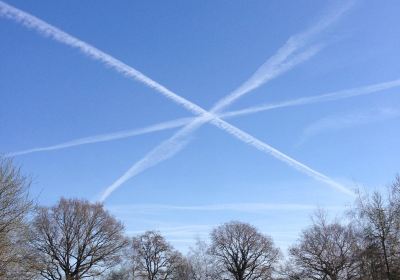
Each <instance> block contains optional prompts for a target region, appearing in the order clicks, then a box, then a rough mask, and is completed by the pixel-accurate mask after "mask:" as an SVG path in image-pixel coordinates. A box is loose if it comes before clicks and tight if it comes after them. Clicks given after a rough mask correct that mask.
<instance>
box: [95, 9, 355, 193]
mask: <svg viewBox="0 0 400 280" xmlns="http://www.w3.org/2000/svg"><path fill="white" fill-rule="evenodd" d="M348 8H349V6H347V7H342V8H341V9H339V10H336V11H335V12H334V13H332V14H331V15H329V16H328V17H326V18H324V19H323V20H322V21H320V22H319V23H318V24H317V25H315V26H314V27H313V28H311V29H309V30H307V31H306V32H302V33H300V34H298V35H295V36H292V37H291V38H289V40H288V41H287V42H286V43H285V44H284V45H283V47H281V48H280V49H279V50H278V52H277V53H276V54H275V55H273V56H272V57H271V58H270V59H268V60H267V61H266V63H264V64H263V65H262V66H261V67H260V68H259V69H258V70H257V71H256V72H255V73H254V74H253V75H252V76H251V77H250V78H249V79H248V80H247V81H246V82H244V83H243V84H242V85H241V86H239V88H237V89H236V90H234V91H233V92H231V93H230V94H228V96H226V97H225V98H223V99H222V100H220V101H219V102H217V103H216V104H215V105H214V106H213V107H212V109H211V110H210V111H209V113H208V114H203V115H201V116H200V117H198V118H196V119H195V120H194V121H192V122H190V123H189V124H188V125H186V126H185V127H183V128H182V129H180V130H179V131H178V132H177V133H175V134H174V135H173V136H172V137H171V138H169V139H168V140H166V141H164V142H162V143H161V144H160V145H159V146H157V147H156V148H154V149H153V150H152V151H150V152H149V153H148V154H147V155H145V157H144V158H142V159H141V160H139V161H138V162H136V163H135V164H134V165H133V166H132V167H131V168H129V169H128V171H127V172H125V173H124V174H123V175H122V176H121V177H120V178H118V179H117V180H116V181H115V182H114V183H112V184H111V185H110V186H109V187H107V188H106V189H105V190H104V192H103V193H102V194H101V197H100V201H104V200H105V199H106V198H107V197H108V196H109V195H110V194H111V193H112V192H114V191H115V190H116V189H117V188H118V187H119V186H121V185H122V184H123V183H125V182H126V181H127V180H129V179H130V178H132V177H134V176H136V175H137V174H139V173H141V172H143V171H145V170H146V169H148V168H150V167H152V166H155V165H157V164H158V163H160V162H162V161H164V160H166V159H168V158H171V157H172V156H174V155H175V154H176V153H177V152H179V151H180V150H181V149H182V148H183V147H184V146H185V145H186V144H187V143H188V136H189V135H190V134H191V133H192V132H193V131H195V130H196V129H198V128H199V127H201V126H202V125H203V124H205V123H206V122H211V123H214V122H218V123H219V124H220V125H222V129H224V130H226V131H227V132H229V133H230V134H232V135H234V136H235V137H236V138H238V139H239V140H242V141H243V142H245V143H247V144H249V145H252V146H254V147H255V148H257V149H259V150H260V151H263V152H266V153H268V154H270V155H272V156H274V157H275V158H277V159H279V160H281V161H284V162H286V163H287V164H289V165H291V166H293V167H295V168H297V169H298V170H300V171H302V172H304V173H306V174H308V175H309V176H312V177H314V178H315V179H318V180H322V181H324V182H325V183H328V184H329V185H330V186H332V187H334V188H336V189H338V190H340V191H342V192H345V193H347V194H353V193H352V192H351V191H350V190H348V189H347V188H346V187H344V186H342V185H340V184H338V183H336V182H335V181H334V180H332V179H330V178H329V177H327V176H325V175H323V174H321V173H319V172H317V171H315V170H313V169H311V168H310V167H308V166H306V165H304V164H302V163H300V162H298V161H296V160H294V159H293V158H291V157H289V156H288V155H285V154H284V153H282V152H280V151H278V150H277V149H275V148H273V147H271V146H269V145H268V144H266V143H263V142H262V141H260V140H258V139H257V138H255V137H253V136H251V135H249V134H248V133H246V132H244V131H241V130H240V129H238V128H236V127H234V126H232V125H230V124H229V123H226V122H224V121H222V120H221V119H219V118H218V117H217V116H216V114H219V113H220V112H221V111H222V110H224V109H225V108H226V107H227V106H229V105H230V104H231V103H233V102H234V101H236V100H237V99H238V98H240V97H241V96H243V95H244V94H246V93H249V92H251V91H252V90H254V89H256V88H257V87H259V86H261V85H262V84H264V83H266V82H268V81H270V80H272V79H273V78H276V77H277V76H279V75H280V74H282V73H284V72H285V71H287V70H289V69H291V68H292V67H293V66H295V65H296V64H298V63H300V62H302V61H304V60H306V59H307V58H309V57H311V56H312V55H313V54H315V53H316V52H317V51H318V49H319V47H318V46H317V47H313V48H311V49H309V50H307V51H305V52H303V53H301V54H299V55H296V56H295V57H294V58H292V59H290V57H291V56H292V55H293V53H295V52H296V51H297V50H298V49H300V48H302V47H303V46H304V45H305V44H306V42H307V40H309V37H311V36H312V35H314V34H315V33H316V32H319V31H321V30H322V29H323V28H325V27H327V26H328V25H329V24H330V23H332V22H333V21H334V20H336V19H337V18H338V17H339V16H341V15H342V14H343V13H344V12H345V11H346V10H347V9H348ZM220 128H221V126H220Z"/></svg>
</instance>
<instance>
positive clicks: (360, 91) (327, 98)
mask: <svg viewBox="0 0 400 280" xmlns="http://www.w3.org/2000/svg"><path fill="white" fill-rule="evenodd" d="M399 86H400V79H396V80H392V81H388V82H383V83H377V84H372V85H367V86H362V87H357V88H351V89H345V90H340V91H335V92H330V93H325V94H321V95H316V96H307V97H300V98H297V99H292V100H286V101H282V102H277V103H267V104H263V105H259V106H253V107H249V108H246V109H241V110H236V111H231V112H226V113H222V114H219V115H218V116H219V117H220V118H222V119H228V118H233V117H238V116H243V115H249V114H254V113H258V112H262V111H269V110H274V109H279V108H286V107H293V106H302V105H309V104H314V103H323V102H331V101H336V100H340V99H346V98H351V97H357V96H362V95H368V94H373V93H378V92H382V91H385V90H389V89H392V88H396V87H399ZM194 119H195V118H193V117H192V118H190V117H189V118H179V119H175V120H171V121H166V122H161V123H158V124H154V125H150V126H148V127H144V128H138V129H131V130H122V131H117V132H113V133H108V134H100V135H94V136H88V137H84V138H79V139H75V140H71V141H68V142H64V143H60V144H56V145H51V146H45V147H36V148H32V149H27V150H21V151H16V152H11V153H8V154H5V155H4V156H5V157H14V156H20V155H26V154H31V153H36V152H45V151H54V150H61V149H66V148H71V147H75V146H81V145H87V144H94V143H99V142H106V141H113V140H118V139H123V138H128V137H133V136H139V135H143V134H147V133H152V132H157V131H162V130H166V129H172V128H178V127H182V126H184V125H186V124H188V123H190V122H192V121H193V120H194Z"/></svg>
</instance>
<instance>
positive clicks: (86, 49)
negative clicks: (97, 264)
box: [0, 1, 353, 200]
mask: <svg viewBox="0 0 400 280" xmlns="http://www.w3.org/2000/svg"><path fill="white" fill-rule="evenodd" d="M346 10H347V8H346ZM344 11H345V9H343V10H340V12H338V13H336V14H334V15H333V16H331V17H328V18H327V20H325V21H322V24H320V25H318V26H317V27H314V28H313V29H311V31H308V32H306V33H304V34H306V35H307V34H313V33H314V32H316V31H319V30H321V29H322V28H324V27H325V26H328V25H329V24H330V23H331V22H333V21H334V20H335V19H336V18H337V17H339V16H340V15H341V14H342V13H343V12H344ZM0 15H1V16H3V17H6V18H9V19H12V20H14V21H16V22H19V23H21V24H23V25H24V26H26V27H28V28H30V29H33V30H36V31H38V32H39V33H40V34H42V35H44V36H48V37H50V38H52V39H54V40H56V41H58V42H61V43H63V44H66V45H69V46H71V47H73V48H76V49H78V50H80V51H81V52H82V53H83V54H85V55H87V56H89V57H92V58H93V59H95V60H97V61H100V62H102V63H103V64H105V65H106V66H109V67H110V68H112V69H114V70H116V71H117V72H119V73H121V74H123V75H124V76H127V77H130V78H133V79H135V80H137V81H140V82H142V83H143V84H145V85H147V86H148V87H151V88H153V89H155V90H156V91H157V92H159V93H161V94H162V95H163V96H165V97H167V98H169V99H171V100H172V101H174V102H175V103H177V104H179V105H181V106H182V107H184V108H186V109H187V110H188V111H190V112H192V113H194V114H196V115H201V116H203V117H204V118H202V120H201V122H205V121H203V120H204V119H205V117H207V119H209V121H210V123H212V124H213V125H215V126H217V127H219V128H221V129H222V130H225V131H226V132H228V133H230V134H232V135H233V136H235V137H236V138H238V139H239V140H242V141H243V142H245V143H247V144H249V145H252V146H254V147H255V148H257V149H259V150H260V151H263V152H265V153H267V154H271V155H272V156H274V157H276V158H278V159H280V160H282V161H284V162H286V163H287V164H289V165H291V166H294V167H295V168H296V169H298V170H300V171H302V172H303V173H306V174H307V175H309V176H311V177H313V178H315V179H317V180H320V181H323V182H325V183H327V184H329V185H330V186H332V187H334V188H336V189H338V190H341V191H343V192H345V193H348V194H353V193H352V192H351V191H350V190H348V189H347V188H346V187H344V186H342V185H341V184H338V183H337V182H335V181H334V180H332V179H330V178H329V177H327V176H326V175H323V174H321V173H319V172H317V171H315V170H313V169H311V168H310V167H308V166H306V165H304V164H302V163H300V162H298V161H296V160H294V159H292V158H290V157H289V156H287V155H285V154H283V153H282V152H280V151H278V150H276V149H275V148H273V147H271V146H269V145H268V144H266V143H263V142H262V141H260V140H258V139H257V138H255V137H253V136H251V135H249V134H248V133H246V132H244V131H242V130H240V129H238V128H236V127H234V126H232V125H230V124H229V123H227V122H225V121H223V120H221V119H220V118H218V117H217V116H214V115H213V114H211V113H210V112H208V111H206V110H205V109H203V108H201V107H200V106H198V105H196V104H194V103H193V102H190V101H189V100H187V99H185V98H183V97H181V96H179V95H177V94H176V93H174V92H172V91H171V90H169V89H167V88H166V87H164V86H162V85H161V84H159V83H157V82H156V81H154V80H152V79H150V78H149V77H147V76H145V75H144V74H142V73H141V72H139V71H138V70H136V69H134V68H132V67H130V66H128V65H126V64H125V63H123V62H121V61H119V60H117V59H116V58H114V57H112V56H110V55H108V54H106V53H104V52H102V51H100V50H98V49H97V48H95V47H93V46H91V45H89V44H87V43H85V42H83V41H81V40H79V39H77V38H76V37H73V36H71V35H69V34H67V33H66V32H64V31H61V30H60V29H58V28H56V27H54V26H52V25H50V24H48V23H46V22H44V21H43V20H40V19H38V18H37V17H35V16H32V15H30V14H28V13H26V12H24V11H21V10H19V9H17V8H15V7H12V6H10V5H8V4H6V3H4V2H2V1H0ZM300 38H307V36H304V35H303V36H300ZM292 41H293V39H292ZM290 43H291V42H290ZM228 101H229V100H228ZM224 102H225V103H229V102H227V99H225V101H224ZM219 107H223V106H219ZM192 126H193V125H191V126H190V127H189V128H190V130H192ZM186 130H187V129H185V130H183V132H184V133H186V132H185V131H186ZM179 134H182V132H180V133H179ZM178 136H179V135H178ZM185 136H186V135H185ZM175 138H176V139H177V140H180V141H175V140H174V139H172V141H169V144H170V145H171V143H172V145H171V146H172V150H170V151H165V149H164V148H163V147H157V148H156V149H155V150H153V152H154V153H153V152H151V153H150V155H151V157H153V158H154V159H156V160H158V161H161V160H163V159H166V158H168V157H170V156H172V153H174V152H177V151H179V149H180V148H181V147H182V146H183V145H184V144H185V143H186V141H187V140H186V139H187V137H184V138H185V139H178V138H180V137H175ZM160 152H161V153H160ZM149 159H150V158H144V159H142V160H141V161H140V162H139V164H141V167H140V166H138V165H137V164H135V165H134V166H133V167H132V168H131V169H129V170H128V172H126V173H125V174H124V175H123V176H122V177H121V178H119V179H118V180H117V181H116V182H115V183H114V184H112V185H111V186H110V187H109V188H107V190H106V191H105V192H104V194H103V195H102V200H104V199H105V198H107V196H108V195H110V194H111V192H113V191H114V190H115V189H116V188H117V187H118V186H119V185H121V184H122V183H123V182H125V181H126V180H128V179H129V178H131V177H132V176H133V175H136V174H137V173H138V172H141V171H143V170H144V169H146V168H148V167H150V166H153V165H154V164H155V162H156V161H153V162H151V161H150V160H149Z"/></svg>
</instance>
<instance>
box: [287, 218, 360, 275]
mask: <svg viewBox="0 0 400 280" xmlns="http://www.w3.org/2000/svg"><path fill="white" fill-rule="evenodd" d="M357 253H358V250H357V243H356V237H355V234H354V232H353V230H352V228H351V227H350V226H343V225H341V224H339V223H338V222H333V223H328V222H327V221H326V216H325V214H323V213H322V212H318V213H317V214H316V215H315V217H314V219H313V224H312V225H311V227H309V228H308V229H306V230H305V231H303V233H302V235H301V237H300V241H299V243H298V244H297V245H295V246H293V247H292V248H290V250H289V254H290V257H291V259H290V260H289V263H290V264H291V265H289V269H290V271H289V272H287V274H288V275H289V276H290V277H289V279H327V280H350V279H357V277H358V259H357V257H358V256H357Z"/></svg>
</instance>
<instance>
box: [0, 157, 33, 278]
mask: <svg viewBox="0 0 400 280" xmlns="http://www.w3.org/2000/svg"><path fill="white" fill-rule="evenodd" d="M29 185H30V181H29V180H28V179H27V177H25V176H24V175H22V173H21V171H20V169H19V168H17V167H15V166H14V165H13V162H12V161H11V160H10V159H1V158H0V279H25V276H24V274H25V273H27V272H28V271H25V267H24V264H25V263H24V262H23V261H22V260H23V259H24V258H25V257H26V253H27V251H26V248H25V247H24V245H25V244H26V237H27V221H26V217H27V215H28V213H29V211H30V210H31V208H32V201H31V200H30V199H29V195H28V188H29Z"/></svg>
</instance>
